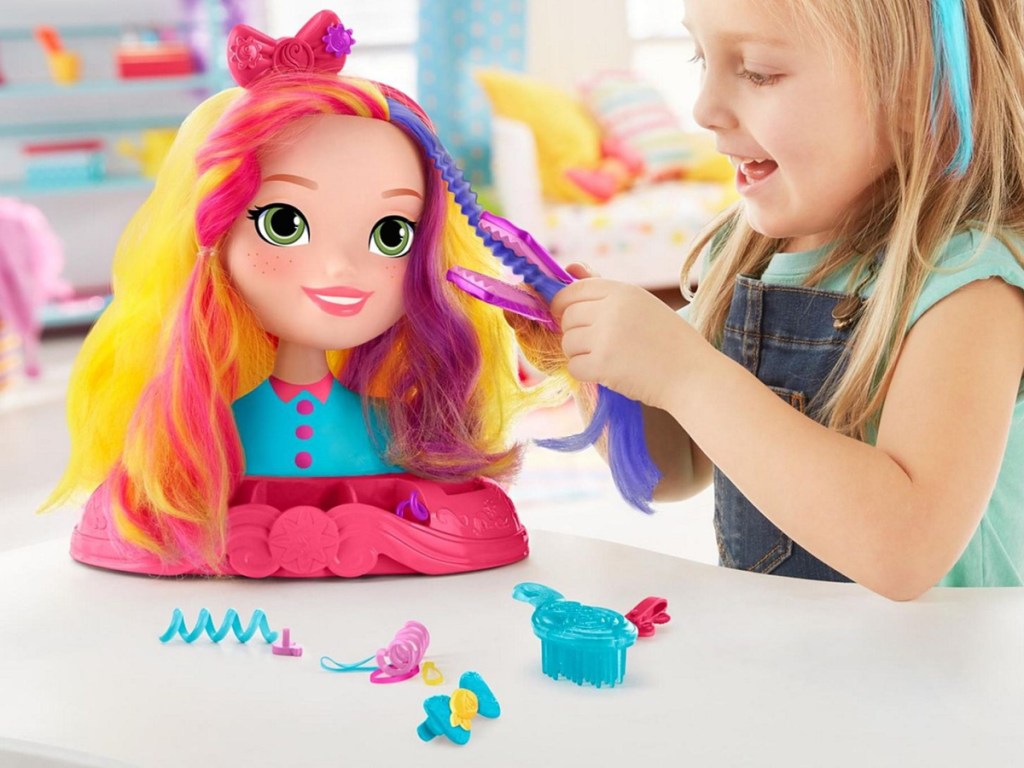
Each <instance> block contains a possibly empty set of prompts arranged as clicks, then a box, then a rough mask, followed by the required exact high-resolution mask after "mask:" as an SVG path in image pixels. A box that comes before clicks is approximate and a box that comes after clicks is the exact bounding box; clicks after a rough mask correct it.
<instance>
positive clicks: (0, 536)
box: [0, 0, 734, 563]
mask: <svg viewBox="0 0 1024 768" xmlns="http://www.w3.org/2000/svg"><path fill="white" fill-rule="evenodd" d="M323 7H331V8H332V10H334V11H336V12H337V13H338V14H339V16H340V17H341V18H342V20H343V21H344V23H345V25H346V26H347V27H351V28H352V29H353V30H354V35H355V39H356V42H357V44H356V46H355V49H354V51H353V53H352V55H350V56H349V59H348V63H347V64H346V66H345V73H346V74H351V75H360V76H365V77H368V78H371V79H375V80H381V81H383V82H386V83H389V84H391V85H394V86H396V87H398V88H400V89H402V90H404V91H406V92H407V93H408V94H410V95H411V96H412V97H413V98H415V99H416V100H417V101H419V102H420V104H422V105H423V107H424V108H425V109H426V111H427V113H428V114H429V115H430V116H431V117H432V119H433V120H434V122H435V124H436V127H437V129H438V132H439V134H440V136H441V138H442V140H443V141H444V142H445V143H446V145H447V146H448V148H449V149H450V150H451V151H452V153H453V155H455V157H456V159H457V160H458V161H459V162H460V164H461V165H462V167H463V168H464V169H465V170H466V172H467V176H468V178H469V179H470V181H471V182H472V184H473V185H474V188H475V189H476V190H477V192H478V194H479V195H480V197H481V199H482V201H483V203H484V205H485V207H488V208H490V209H492V210H494V211H495V212H497V213H499V214H501V215H504V216H506V217H508V218H510V219H512V220H513V221H514V222H515V223H517V224H518V225H519V226H521V227H523V228H525V229H528V230H530V231H531V232H532V233H533V234H534V236H535V237H536V238H537V239H538V240H539V241H540V242H541V243H543V244H544V245H545V246H547V247H548V248H549V249H550V250H551V251H552V253H553V254H554V255H555V257H556V258H557V259H559V260H560V261H562V262H563V263H568V262H570V261H582V262H585V263H587V264H588V265H589V266H591V267H592V268H593V269H594V270H596V271H597V272H599V273H601V274H602V275H604V276H606V277H612V278H616V279H621V280H626V281H630V282H634V283H637V284H639V285H641V286H643V287H644V288H647V289H649V290H651V291H653V292H655V293H656V294H657V295H658V296H659V297H660V298H662V299H663V300H664V301H666V302H667V303H669V304H670V305H672V306H673V307H679V306H681V305H682V304H683V299H682V296H681V294H680V284H681V281H682V280H683V279H689V278H688V277H687V278H683V277H681V276H680V274H679V272H680V267H681V265H682V263H683V258H684V255H685V250H686V246H687V244H688V242H689V241H690V240H691V239H692V238H693V236H694V235H696V234H697V232H698V231H699V230H700V229H701V228H702V227H703V226H704V225H706V224H707V223H708V222H709V221H710V220H711V218H712V217H713V216H714V214H715V213H716V212H717V211H719V210H721V209H722V208H723V207H725V206H726V205H728V204H729V203H730V202H732V200H733V199H734V198H733V194H734V193H733V192H732V183H731V182H732V170H731V168H730V167H729V165H728V163H727V162H725V161H724V159H723V158H721V157H719V156H717V155H716V154H715V152H714V149H713V142H712V141H711V139H710V136H709V135H708V134H706V133H703V132H701V131H699V130H698V129H697V128H696V126H695V125H694V124H693V121H692V117H691V115H690V110H691V106H692V103H693V100H694V98H695V95H696V92H697V88H698V86H699V77H700V71H699V68H698V67H697V65H695V64H692V63H690V62H689V59H690V58H691V56H692V51H691V50H690V48H691V45H690V41H689V40H687V38H686V36H685V34H684V33H685V30H684V28H683V26H682V24H681V20H682V12H683V9H682V4H681V2H679V0H345V2H343V3H340V4H336V5H333V6H331V5H330V3H328V2H327V0H147V1H146V2H145V3H141V2H136V1H135V0H90V2H81V1H80V0H4V14H3V18H2V19H0V550H3V549H11V548H14V547H19V546H23V545H27V544H30V543H35V542H38V541H43V540H46V539H50V538H59V537H65V536H69V535H70V532H71V529H72V527H73V525H74V523H75V521H76V520H77V511H76V510H73V509H66V510H63V511H58V512H55V513H51V514H48V515H45V516H42V517H40V516H37V515H35V514H34V510H35V509H36V508H37V507H38V506H39V504H40V503H41V502H42V501H43V500H44V499H45V497H46V496H47V494H48V492H49V490H50V489H51V488H52V487H53V485H54V484H55V482H56V481H57V479H58V477H59V476H60V474H61V472H62V470H63V468H64V465H65V462H66V461H67V457H68V453H69V444H68V435H67V429H66V427H65V424H64V405H65V390H66V386H67V380H68V376H69V373H70V370H71V366H72V363H73V360H74V357H75V355H76V353H77V351H78V349H79V347H80V346H81V344H82V341H83V339H84V337H85V334H86V333H87V331H88V328H89V326H90V324H91V323H92V322H94V321H95V319H96V317H98V316H99V314H100V313H101V312H102V310H103V308H104V306H105V305H106V303H107V302H108V301H109V300H110V295H111V290H112V288H111V285H110V268H111V259H112V255H113V253H114V249H115V246H116V243H117V240H118V237H119V236H120V233H121V231H122V230H123V228H124V227H125V225H126V224H127V222H128V220H129V218H130V217H131V215H132V214H133V212H134V211H135V210H136V209H137V208H138V207H139V205H140V204H141V203H142V202H143V201H144V200H145V198H146V196H147V194H148V192H149V189H150V187H151V185H152V179H153V177H154V175H155V174H156V172H157V171H158V170H159V168H160V163H161V160H162V158H163V156H164V153H165V152H166V150H167V148H168V146H169V144H170V142H171V141H173V138H174V132H175V128H176V126H177V125H179V124H180V123H181V121H182V120H183V119H184V118H185V116H186V115H187V114H188V113H189V111H190V110H191V109H192V108H193V107H194V106H195V105H196V104H198V103H199V102H200V101H202V100H203V99H204V98H206V97H207V96H208V95H210V94H211V93H213V92H216V91H218V90H221V89H223V88H226V87H229V86H230V85H231V81H230V78H229V76H228V74H227V69H226V66H225V63H224V40H225V37H226V31H227V29H229V28H230V27H231V26H232V25H233V24H235V23H238V22H245V23H249V24H251V25H253V26H255V27H257V28H259V29H263V30H266V31H267V32H268V33H269V34H270V35H272V36H274V37H283V36H287V35H291V34H294V32H295V31H296V30H297V29H298V28H299V27H300V26H301V25H302V24H303V22H305V21H306V20H307V19H308V18H309V17H310V16H311V15H312V13H314V12H315V11H317V10H320V9H321V8H323ZM524 375H529V373H528V372H526V373H525V374H524ZM579 427H580V422H579V417H578V416H577V414H576V411H575V408H573V407H572V406H571V405H568V406H565V407H563V408H559V409H555V410H553V411H551V412H545V413H537V414H533V415H531V416H530V417H528V418H527V419H526V420H525V421H524V422H523V423H521V424H520V425H519V426H518V432H519V434H520V435H521V436H522V437H523V439H526V438H528V437H546V436H553V435H564V434H569V433H570V432H572V431H575V430H577V429H578V428H579ZM512 496H513V499H514V500H515V501H516V503H517V506H518V508H519V511H520V515H521V517H522V519H523V522H524V524H525V525H526V526H527V528H528V529H529V528H538V529H549V530H555V531H567V532H574V533H578V534H582V535H587V536H594V537H598V538H606V539H611V540H615V541H620V542H623V543H627V544H632V545H635V546H639V547H645V548H648V549H651V550H656V551H661V552H667V553H671V554H676V555H680V556H684V557H689V558H692V559H695V560H700V561H703V562H710V563H714V562H717V548H716V546H715V541H714V532H713V529H712V525H711V517H712V514H713V511H712V505H713V499H712V494H711V493H710V491H706V492H704V493H701V494H699V495H698V496H696V497H695V498H693V499H690V500H688V501H685V502H680V503H675V504H664V505H660V506H659V511H658V513H657V514H655V515H653V516H646V515H644V514H643V513H641V512H637V511H635V510H633V509H631V508H629V507H628V506H627V505H626V504H625V503H624V502H622V501H621V499H619V497H618V495H617V493H616V491H615V489H614V486H613V485H612V483H611V480H610V477H609V474H608V471H607V468H606V467H605V465H604V463H603V462H602V460H601V459H600V458H599V457H598V456H597V454H596V453H594V452H593V451H588V452H585V453H582V454H571V455H563V454H555V453H552V452H548V451H544V450H542V449H540V448H536V447H532V448H531V449H530V450H529V451H528V454H527V459H526V462H525V466H524V469H523V473H522V476H521V478H520V480H519V481H518V483H517V484H516V486H515V488H514V489H513V490H512Z"/></svg>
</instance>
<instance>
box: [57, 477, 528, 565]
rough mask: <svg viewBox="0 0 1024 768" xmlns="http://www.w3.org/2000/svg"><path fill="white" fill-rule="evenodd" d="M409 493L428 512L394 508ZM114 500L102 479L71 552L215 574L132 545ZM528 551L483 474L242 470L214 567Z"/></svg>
mask: <svg viewBox="0 0 1024 768" xmlns="http://www.w3.org/2000/svg"><path fill="white" fill-rule="evenodd" d="M413 493H416V494H418V496H419V499H418V504H420V505H422V508H423V509H425V510H426V511H427V515H426V519H425V520H420V519H419V518H416V517H414V518H411V519H410V518H406V517H404V516H399V515H398V514H397V513H396V512H397V510H398V508H399V506H400V505H401V503H402V502H403V501H405V500H407V499H409V498H411V497H412V494H413ZM109 509H110V502H109V498H108V491H107V487H106V486H105V485H103V486H100V487H99V488H98V489H97V490H96V492H95V493H93V495H92V497H91V498H90V499H89V501H88V502H87V503H86V506H85V510H84V512H83V514H82V519H81V521H80V522H79V523H78V525H77V526H76V527H75V530H74V533H73V534H72V538H71V556H72V557H73V558H74V559H75V560H78V561H79V562H82V563H86V564H87V565H95V566H99V567H101V568H109V569H111V570H116V571H129V572H132V573H148V574H152V575H156V576H176V575H180V574H204V575H212V574H213V573H214V570H213V569H211V568H210V567H208V566H205V565H196V564H193V563H189V562H185V561H170V562H166V561H161V560H160V558H158V557H157V556H156V555H154V554H152V553H151V552H148V551H146V550H143V549H140V548H138V547H135V546H133V545H131V544H128V543H127V542H125V541H124V540H123V539H122V538H121V537H120V535H118V533H117V531H116V530H115V529H114V524H113V522H112V520H111V519H110V513H109ZM528 554H529V537H528V536H527V533H526V529H525V528H523V526H522V524H521V523H520V522H519V517H518V516H517V515H516V511H515V507H514V506H513V505H512V501H511V499H509V498H508V496H507V495H506V494H505V492H504V491H503V490H502V489H501V488H500V487H499V486H498V485H497V484H496V483H494V482H492V481H490V480H487V479H483V478H477V479H473V480H469V481H467V482H464V483H441V482H435V481H433V480H425V479H423V478H419V477H415V476H414V475H409V474H393V475H367V476H357V477H338V478H271V477H246V478H243V479H242V481H241V483H240V484H239V487H238V488H237V490H236V491H235V494H234V496H233V497H232V500H231V503H230V504H229V505H228V538H227V548H226V551H225V552H224V556H223V559H222V560H221V562H220V563H219V564H218V566H219V570H220V572H221V573H223V574H227V575H235V576H246V577H249V578H265V577H267V576H277V577H285V578H321V577H334V576H340V577H344V578H350V577H355V576H366V575H379V574H408V573H424V574H445V573H462V572H465V571H477V570H482V569H485V568H496V567H499V566H502V565H509V564H510V563H515V562H518V561H519V560H522V559H523V558H525V557H526V556H527V555H528Z"/></svg>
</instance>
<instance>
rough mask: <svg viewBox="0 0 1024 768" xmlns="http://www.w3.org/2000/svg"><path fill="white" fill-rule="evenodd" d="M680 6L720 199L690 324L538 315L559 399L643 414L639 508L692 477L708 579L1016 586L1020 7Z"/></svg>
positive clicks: (906, 591)
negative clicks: (608, 400)
mask: <svg viewBox="0 0 1024 768" xmlns="http://www.w3.org/2000/svg"><path fill="white" fill-rule="evenodd" d="M685 6H686V21H685V24H686V26H687V27H688V28H689V29H690V31H691V33H692V35H693V38H694V41H695V43H696V47H697V57H696V58H697V60H698V61H699V62H700V63H701V65H702V67H703V70H704V74H703V85H702V90H701V92H700V96H699V98H698V101H697V103H696V106H695V108H694V115H695V117H696V118H697V120H698V122H699V123H700V124H701V125H703V126H704V127H705V128H707V129H709V130H711V131H712V132H714V134H715V137H716V140H717V144H718V149H719V151H721V152H722V153H724V154H726V155H728V156H729V157H730V158H731V160H732V161H733V164H734V165H735V166H736V169H737V171H736V184H737V187H738V189H739V192H740V194H741V195H742V199H741V201H740V203H738V204H737V205H736V207H734V208H733V209H732V210H730V211H728V212H726V213H725V214H724V215H723V216H722V217H721V218H719V219H718V220H717V221H715V222H714V223H713V224H712V225H711V227H710V229H709V230H708V232H707V233H706V234H705V236H703V237H702V238H700V239H699V241H698V242H697V243H696V244H695V246H694V248H693V250H692V251H691V253H690V254H689V256H688V258H687V261H686V264H685V266H684V268H683V274H686V273H687V270H688V269H689V267H690V266H691V265H692V264H693V263H695V261H696V260H697V258H698V257H699V256H701V255H706V256H707V258H708V265H707V267H706V271H705V274H704V275H703V278H702V280H701V283H700V287H699V290H698V291H697V293H696V296H695V297H693V298H694V300H693V303H692V304H691V306H690V307H689V308H688V310H689V311H688V313H687V314H688V318H687V319H688V320H689V323H687V322H685V321H684V320H682V319H680V318H679V317H678V316H676V315H675V314H674V313H672V312H671V311H670V310H668V309H667V308H665V307H664V305H662V304H661V303H659V302H658V301H657V300H656V299H654V298H652V297H651V296H649V295H648V294H646V293H645V292H644V291H642V290H640V289H637V288H634V287H631V286H628V285H622V284H617V283H613V282H610V281H607V280H600V279H596V278H595V279H585V280H581V281H579V282H577V283H575V284H573V285H571V286H569V287H567V288H566V289H564V290H563V291H561V292H560V293H559V295H558V296H557V297H556V298H555V300H554V302H553V304H552V311H553V313H554V314H555V316H556V317H558V318H560V322H561V327H562V330H563V333H564V336H563V338H562V348H563V350H564V353H565V355H566V356H567V357H568V369H569V371H570V373H572V375H573V376H575V377H576V378H579V379H581V380H585V381H597V382H601V383H602V384H605V385H607V386H608V387H610V388H613V389H616V390H618V391H619V392H621V393H623V394H624V395H627V396H630V397H634V398H636V399H638V400H641V401H642V402H643V403H645V405H646V411H645V418H646V428H647V435H648V445H649V448H650V450H651V454H652V456H653V457H654V459H655V461H656V462H657V463H658V465H659V467H660V469H661V470H662V473H663V478H662V480H661V482H660V484H659V487H658V490H657V496H656V497H657V498H664V499H669V498H681V497H685V496H688V495H690V494H693V493H695V492H696V491H697V490H699V489H700V488H703V487H704V486H706V485H707V483H709V482H710V481H711V480H712V476H713V478H714V484H715V525H716V530H717V534H718V542H719V550H720V559H721V563H722V564H723V565H727V566H730V567H734V568H743V569H748V570H753V571H760V572H765V573H775V574H780V575H788V576H798V577H803V578H813V579H829V580H836V581H843V580H854V581H856V582H859V583H861V584H863V585H865V586H867V587H869V588H870V589H872V590H875V591H876V592H878V593H880V594H882V595H886V596H888V597H891V598H894V599H910V598H914V597H916V596H918V595H920V594H921V593H922V592H924V591H925V590H926V589H928V588H929V587H931V586H932V585H934V584H944V585H957V586H981V585H1020V584H1022V583H1024V515H1021V510H1022V504H1024V389H1022V386H1021V384H1022V372H1024V291H1022V289H1024V266H1022V265H1024V258H1022V251H1021V244H1022V237H1024V100H1022V98H1021V95H1020V85H1021V83H1024V4H1022V3H1021V2H1019V1H1018V0H928V1H924V0H871V1H870V2H861V1H858V2H839V3H837V2H834V1H833V0H780V1H779V2H776V3H770V4H768V3H762V2H754V1H753V0H686V2H685ZM577 274H581V272H580V271H579V270H577ZM627 349H628V350H630V352H629V354H626V353H625V352H624V350H627Z"/></svg>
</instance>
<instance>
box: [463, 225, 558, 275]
mask: <svg viewBox="0 0 1024 768" xmlns="http://www.w3.org/2000/svg"><path fill="white" fill-rule="evenodd" d="M477 226H478V227H480V229H482V230H483V231H484V232H486V233H487V234H488V235H490V236H491V237H493V238H494V239H495V240H499V241H500V242H502V243H504V244H505V245H507V246H508V247H509V248H511V249H512V250H513V251H515V252H516V253H517V254H518V255H520V256H522V257H523V258H524V259H526V260H528V261H530V262H532V263H533V264H536V265H537V266H538V267H539V268H540V270H541V272H543V273H544V274H545V275H547V276H548V277H550V278H552V279H554V280H558V281H559V282H560V283H564V284H565V285H568V284H569V283H571V282H573V281H574V280H575V279H576V278H574V277H573V276H572V275H570V274H569V273H568V272H566V271H565V270H564V269H562V266H561V265H560V264H559V263H558V262H557V261H555V260H554V259H553V258H552V257H551V254H550V253H548V252H547V250H546V249H545V248H544V246H543V245H541V244H540V243H538V242H537V241H536V240H534V239H533V235H531V234H530V233H529V232H527V231H526V230H525V229H520V228H519V227H517V226H516V225H515V224H513V223H512V222H511V221H509V220H508V219H503V218H502V217H501V216H495V215H494V214H493V213H491V212H490V211H484V212H483V213H482V214H481V215H480V221H479V223H478V224H477Z"/></svg>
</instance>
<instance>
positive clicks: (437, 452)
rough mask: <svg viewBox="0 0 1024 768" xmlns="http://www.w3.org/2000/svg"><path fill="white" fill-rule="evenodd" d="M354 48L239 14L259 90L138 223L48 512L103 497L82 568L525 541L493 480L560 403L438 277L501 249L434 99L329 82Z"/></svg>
mask: <svg viewBox="0 0 1024 768" xmlns="http://www.w3.org/2000/svg"><path fill="white" fill-rule="evenodd" d="M352 42H353V40H352V36H351V30H347V29H345V27H344V26H343V25H342V24H341V23H340V21H339V20H338V18H337V17H336V16H335V15H334V14H333V13H330V12H321V13H319V14H317V15H316V16H314V17H313V19H311V20H310V22H308V23H307V24H306V25H305V26H304V27H303V29H302V30H301V31H300V32H299V33H298V34H297V35H296V36H295V37H294V38H286V39H282V40H277V41H275V40H271V39H270V38H267V37H266V36H265V35H263V34H262V33H260V32H258V31H256V30H254V29H251V28H249V27H244V26H240V27H236V28H235V29H234V30H233V31H232V33H231V36H230V38H229V41H228V47H229V64H230V69H231V71H232V74H233V75H234V77H235V79H236V81H237V82H238V83H239V84H240V85H241V86H243V87H242V88H235V89H231V90H228V91H225V92H223V93H220V94H217V95H215V96H213V97H212V98H210V99H208V100H207V101H206V102H204V103H203V104H201V105H200V106H199V107H198V108H197V109H196V110H195V112H194V113H193V114H192V115H191V116H190V117H189V118H188V119H187V120H186V122H185V124H184V125H183V126H182V128H181V131H180V133H179V135H178V137H177V140H176V141H175V144H174V146H173V148H172V150H171V152H170V155H169V156H168V158H167V161H166V162H165V164H164V167H163V169H162V171H161V173H160V175H159V177H158V179H157V182H156V187H155V189H154V192H153V194H152V195H151V196H150V198H149V199H148V200H147V201H146V203H145V204H144V205H143V207H142V208H141V209H140V210H139V212H138V213H137V214H136V215H135V217H134V218H133V220H132V221H131V223H130V224H129V226H128V229H127V231H126V232H125V234H124V236H123V237H122V239H121V242H120V244H119V247H118V252H117V255H116V259H115V264H114V287H115V298H114V301H113V303H112V304H111V306H110V308H109V309H108V310H107V311H106V312H105V313H104V315H103V316H102V317H101V319H100V321H99V322H98V323H97V325H96V327H95V328H94V329H93V331H92V332H91V333H90V335H89V337H88V338H87V339H86V342H85V344H84V346H83V349H82V353H81V355H80V358H79V360H78V363H77V365H76V369H75V372H74V374H73V378H72V382H71V388H70V393H69V397H68V411H69V421H70V427H71V437H72V458H71V462H70V465H69V467H68V469H67V472H66V474H65V476H64V478H63V480H62V481H61V483H60V486H59V487H58V488H57V489H56V490H55V492H54V494H53V496H52V498H51V499H50V500H49V501H48V505H54V504H57V503H59V502H61V501H62V500H64V499H65V498H67V497H68V496H69V495H70V494H73V493H75V492H79V491H86V492H91V491H93V489H96V490H95V492H94V493H92V496H91V498H90V500H89V502H88V504H87V506H86V509H85V513H84V516H83V519H82V522H81V524H80V525H79V526H78V527H77V528H76V531H75V534H74V537H73V540H72V555H73V556H74V557H75V558H76V559H78V560H80V561H82V562H85V563H90V564H93V565H99V566H103V567H108V568H114V569H118V570H126V571H137V572H144V573H155V574H179V573H228V574H241V575H246V576H256V577H260V576H268V575H279V576H291V577H299V576H330V575H337V576H358V575H361V574H364V573H404V572H410V571H418V572H425V573H447V572H453V571H465V570H471V569H476V568H486V567H492V566H496V565H503V564H506V563H510V562H513V561H516V560H519V559H521V558H523V557H525V556H526V553H527V540H526V533H525V531H524V530H523V528H522V526H521V525H520V524H519V521H518V519H517V517H516V515H515V511H514V509H513V507H512V505H511V502H510V501H509V499H508V497H507V496H506V495H505V494H504V492H503V491H502V490H501V489H500V487H499V486H498V485H497V484H496V483H495V482H494V481H503V480H507V479H509V478H510V477H511V476H512V475H513V474H514V472H515V470H516V466H517V462H518V459H519V453H520V450H519V448H518V447H516V446H510V445H509V442H508V437H507V430H508V427H509V423H510V420H511V419H512V417H514V416H515V415H516V414H517V413H519V412H520V411H522V410H523V409H524V408H526V407H530V406H532V405H535V404H536V403H538V402H539V401H540V397H541V395H544V394H546V393H544V392H541V391H532V392H528V391H525V390H523V389H522V388H520V385H519V380H518V377H517V368H516V365H515V357H514V352H513V335H512V331H511V329H510V328H509V326H508V325H507V323H506V322H505V320H504V318H503V316H502V314H501V312H500V311H499V310H497V309H495V308H493V307H489V306H487V305H485V304H481V303H478V302H476V301H474V300H473V299H471V298H469V297H468V296H467V295H465V294H463V293H461V292H459V291H457V290H456V289H455V288H454V287H453V286H451V285H449V284H448V283H447V282H446V281H445V273H446V270H447V269H448V268H449V267H452V266H460V267H470V268H472V269H473V270H475V271H477V272H483V273H486V274H491V275H493V274H495V271H496V267H497V263H498V262H497V261H496V260H495V259H494V258H493V257H492V256H491V254H490V253H489V252H488V251H487V249H485V248H484V247H483V244H482V243H481V242H480V240H479V239H477V238H476V237H475V235H474V233H473V230H472V229H470V227H469V225H468V224H467V222H466V220H465V218H464V217H463V214H462V213H461V212H460V210H459V207H458V206H457V204H456V202H455V199H454V198H453V197H452V196H450V195H449V194H448V191H447V188H446V182H445V181H444V179H443V178H442V176H443V172H446V173H449V174H450V173H451V170H452V169H451V168H444V167H442V168H441V170H440V171H439V170H438V169H437V167H435V166H436V165H440V166H444V159H443V158H442V160H441V162H438V160H437V158H436V157H435V155H436V154H437V146H436V136H434V135H433V133H432V129H431V128H430V123H429V120H428V119H427V117H426V115H424V114H423V112H422V111H421V110H420V108H419V107H418V106H417V105H416V104H415V103H413V102H412V101H411V100H410V99H409V98H408V97H407V96H405V95H404V94H401V93H399V92H397V91H395V90H394V89H391V88H389V87H387V86H383V85H379V84H376V83H372V82H368V81H364V80H357V79H353V78H346V77H341V76H339V75H338V74H336V73H337V72H338V71H339V70H340V69H341V68H342V66H343V64H344V61H345V57H346V54H347V53H348V52H349V50H350V48H351V45H352ZM418 136H426V137H428V138H429V140H430V141H429V143H427V144H425V143H424V142H422V141H420V139H419V138H417V137H418ZM445 157H447V156H446V155H445ZM551 391H552V390H551V388H548V393H550V392H551ZM243 475H244V476H243ZM97 486H99V487H98V488H97Z"/></svg>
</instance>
